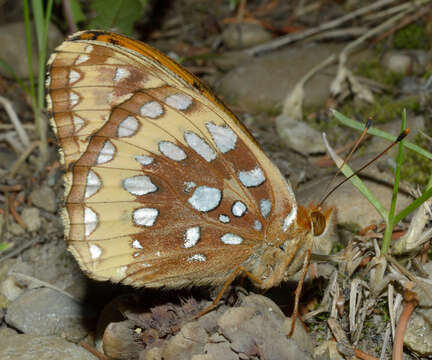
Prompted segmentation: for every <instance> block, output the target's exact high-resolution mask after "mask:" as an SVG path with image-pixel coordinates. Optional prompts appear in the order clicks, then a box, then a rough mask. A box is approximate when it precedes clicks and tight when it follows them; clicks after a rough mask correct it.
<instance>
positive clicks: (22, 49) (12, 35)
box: [0, 22, 64, 79]
mask: <svg viewBox="0 0 432 360" xmlns="http://www.w3.org/2000/svg"><path fill="white" fill-rule="evenodd" d="M31 34H32V36H33V38H32V44H33V46H32V48H33V49H32V50H33V71H34V74H35V75H36V76H37V74H38V71H39V63H38V59H39V56H38V54H37V41H36V32H35V31H34V28H33V27H32V28H31ZM63 40H64V36H63V34H62V33H61V32H60V31H59V30H58V29H57V27H55V26H54V25H51V24H50V26H49V28H48V40H47V54H50V53H51V52H52V51H53V50H54V48H55V47H56V46H57V45H59V44H60V43H61V42H62V41H63ZM0 48H1V49H2V60H4V61H6V62H7V63H8V64H9V65H10V66H11V67H12V68H13V70H14V71H15V73H16V74H17V76H18V77H19V78H23V79H28V78H29V69H28V64H27V55H26V54H27V47H26V37H25V26H24V22H16V23H9V24H6V25H2V26H0ZM0 74H1V75H3V76H7V77H10V74H9V73H8V72H6V71H5V70H4V69H3V67H0Z"/></svg>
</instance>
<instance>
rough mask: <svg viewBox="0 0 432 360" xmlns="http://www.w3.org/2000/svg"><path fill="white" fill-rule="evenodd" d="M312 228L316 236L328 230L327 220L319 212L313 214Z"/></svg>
mask: <svg viewBox="0 0 432 360" xmlns="http://www.w3.org/2000/svg"><path fill="white" fill-rule="evenodd" d="M310 216H311V219H312V227H313V234H314V236H320V235H322V233H323V232H324V230H325V228H326V222H327V221H326V218H325V216H324V215H323V214H322V213H320V212H319V211H314V212H312V213H311V215H310Z"/></svg>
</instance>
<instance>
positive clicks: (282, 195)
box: [47, 31, 332, 289]
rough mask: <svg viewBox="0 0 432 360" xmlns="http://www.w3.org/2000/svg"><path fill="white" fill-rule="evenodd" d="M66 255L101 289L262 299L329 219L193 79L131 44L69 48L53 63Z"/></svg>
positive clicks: (107, 37) (108, 39)
mask: <svg viewBox="0 0 432 360" xmlns="http://www.w3.org/2000/svg"><path fill="white" fill-rule="evenodd" d="M48 68H49V70H48V78H47V88H48V95H47V103H48V109H49V112H50V113H51V117H52V119H51V123H52V127H53V129H54V131H55V133H56V135H57V137H58V140H59V143H60V147H61V151H60V153H61V160H62V163H63V164H64V165H65V167H66V169H67V172H66V175H65V184H66V191H65V199H66V206H65V209H64V212H63V220H64V224H65V236H66V239H67V244H68V249H69V250H70V251H71V252H72V254H73V255H74V257H75V258H76V260H77V261H78V263H79V265H80V267H81V268H82V269H83V270H84V271H85V273H87V274H88V276H90V277H91V278H93V279H96V280H110V281H112V282H116V283H117V282H120V283H123V284H129V285H133V286H137V287H142V286H145V287H162V286H164V287H170V288H177V287H182V286H189V285H217V284H223V283H225V287H224V288H226V286H227V285H228V284H229V283H230V282H231V281H232V280H233V279H234V277H235V276H236V275H238V274H239V273H241V272H244V273H246V274H247V275H249V276H250V277H251V279H252V280H253V281H255V283H256V285H257V286H258V287H260V288H263V289H265V288H270V287H272V286H275V285H278V284H279V283H280V282H281V281H283V280H284V279H287V278H288V277H289V276H290V275H292V274H293V273H294V272H296V271H297V270H298V269H299V268H300V267H301V265H302V263H303V260H304V258H305V254H306V253H307V252H308V251H310V249H311V247H312V243H313V241H314V240H316V239H317V238H318V237H319V236H322V234H323V233H324V232H325V229H326V224H328V222H329V217H330V216H331V213H332V211H331V209H330V210H326V211H324V210H321V209H320V208H319V207H316V206H315V207H314V206H312V205H311V206H309V207H307V208H305V207H302V206H300V205H297V203H296V200H295V197H294V194H293V191H292V189H291V186H290V184H289V183H288V182H287V181H286V180H285V179H284V177H283V176H282V175H281V173H280V172H279V170H278V169H277V168H276V166H275V165H273V163H272V162H271V161H270V160H269V158H268V157H267V156H266V155H265V154H264V152H263V151H262V149H261V148H260V146H259V145H258V144H257V142H256V141H255V140H254V138H253V137H252V136H251V135H250V133H249V132H248V131H247V129H246V128H245V127H244V126H243V125H242V124H241V122H240V121H239V120H238V119H237V118H236V117H235V116H234V115H233V113H232V112H231V111H230V110H228V109H227V108H226V107H225V106H224V105H223V104H222V102H221V101H220V100H218V99H217V98H216V97H215V95H213V94H212V93H211V92H210V91H209V90H208V89H207V88H206V87H205V86H204V85H203V84H202V83H201V82H200V80H198V79H197V78H196V77H195V76H193V75H192V74H190V73H189V72H187V71H186V70H185V69H183V68H182V67H181V66H179V65H178V64H176V63H175V62H174V61H173V60H171V59H170V58H168V57H167V56H165V55H163V54H162V53H161V52H159V51H158V50H155V49H153V48H151V47H150V46H148V45H146V44H144V43H141V42H139V41H135V40H132V39H130V38H127V37H125V36H122V35H118V34H114V33H108V32H102V31H84V32H79V33H76V34H74V35H72V36H70V37H69V38H68V39H67V40H66V41H65V42H63V43H62V44H61V45H60V46H59V47H58V48H57V49H56V50H55V52H54V53H53V54H52V56H51V58H50V60H49V62H48Z"/></svg>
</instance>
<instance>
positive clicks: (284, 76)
mask: <svg viewBox="0 0 432 360" xmlns="http://www.w3.org/2000/svg"><path fill="white" fill-rule="evenodd" d="M343 46H344V45H343V44H331V43H326V44H306V45H302V46H297V45H293V46H289V47H286V48H284V49H281V50H279V51H275V52H272V53H270V54H266V55H263V56H260V57H250V58H249V59H248V60H245V61H244V62H243V64H242V65H240V66H238V67H237V68H235V69H233V70H231V71H229V72H228V73H226V74H225V76H224V77H223V78H222V79H221V81H220V83H219V85H218V86H217V91H218V92H219V93H221V94H222V95H223V96H224V99H225V100H226V101H227V102H230V103H235V104H237V105H239V106H241V107H242V108H244V109H248V110H249V111H263V110H268V109H274V108H275V106H279V105H280V104H282V103H283V101H284V99H285V98H286V96H287V95H288V94H289V93H290V92H291V91H292V90H293V89H294V87H295V85H296V84H297V83H298V81H299V80H300V79H301V78H302V77H303V76H304V75H306V74H307V73H308V72H309V71H310V69H311V68H313V67H314V66H315V65H317V64H319V63H320V62H322V61H323V60H325V59H326V58H327V57H329V56H330V55H333V54H337V53H339V52H340V51H341V50H342V48H343ZM369 56H370V52H369V51H365V52H362V53H357V54H355V55H353V56H352V63H354V62H355V63H358V62H360V61H363V60H364V59H365V58H367V57H369ZM349 65H351V62H350V64H349ZM335 74H336V66H335V65H332V66H329V67H328V68H326V69H325V71H321V72H319V73H318V74H315V75H314V76H313V77H312V78H311V79H310V80H309V81H308V82H307V83H306V86H305V99H304V106H322V104H323V103H324V101H325V100H326V99H327V98H328V97H329V95H330V90H329V88H330V83H331V81H332V80H333V78H334V76H335Z"/></svg>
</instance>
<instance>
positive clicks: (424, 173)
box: [401, 134, 432, 185]
mask: <svg viewBox="0 0 432 360" xmlns="http://www.w3.org/2000/svg"><path fill="white" fill-rule="evenodd" d="M412 142H413V143H415V144H417V145H418V146H420V147H423V148H427V146H428V140H427V139H426V138H425V137H424V136H422V135H421V134H417V135H416V137H415V138H414V139H413V140H412ZM431 168H432V163H431V161H430V160H429V159H427V158H425V157H424V156H422V155H420V154H418V153H416V152H415V151H410V150H409V149H407V150H405V151H404V158H403V163H402V168H401V177H402V179H403V180H405V181H408V182H409V183H411V184H419V185H426V184H427V182H428V180H429V177H430V175H431Z"/></svg>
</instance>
